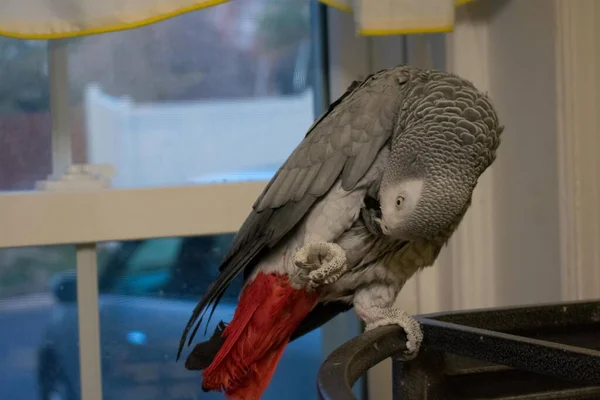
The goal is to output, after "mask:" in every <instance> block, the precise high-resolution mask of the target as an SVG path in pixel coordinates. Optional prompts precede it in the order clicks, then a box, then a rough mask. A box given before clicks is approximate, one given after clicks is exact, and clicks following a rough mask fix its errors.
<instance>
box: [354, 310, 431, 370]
mask: <svg viewBox="0 0 600 400" xmlns="http://www.w3.org/2000/svg"><path fill="white" fill-rule="evenodd" d="M363 312H368V314H369V318H368V320H369V321H370V322H369V323H367V326H366V328H365V330H366V331H370V330H371V329H375V328H377V327H380V326H386V325H400V326H401V327H402V329H404V332H405V333H406V349H407V350H406V351H405V352H404V358H405V359H406V360H412V359H414V358H415V357H416V356H417V354H418V352H419V348H420V347H421V342H423V331H422V330H421V325H420V324H419V322H418V321H417V320H416V319H415V318H414V317H412V316H410V315H408V314H407V313H406V312H404V311H402V310H399V309H397V308H379V307H371V308H369V309H368V310H364V311H363Z"/></svg>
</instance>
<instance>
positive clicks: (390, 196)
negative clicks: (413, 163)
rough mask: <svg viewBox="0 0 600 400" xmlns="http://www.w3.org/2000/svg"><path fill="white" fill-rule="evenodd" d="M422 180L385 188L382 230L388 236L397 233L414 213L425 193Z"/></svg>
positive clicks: (382, 192)
mask: <svg viewBox="0 0 600 400" xmlns="http://www.w3.org/2000/svg"><path fill="white" fill-rule="evenodd" d="M424 184H425V182H424V181H423V180H421V179H414V180H409V181H403V182H401V183H398V184H392V185H390V186H387V187H385V189H383V190H382V191H381V193H380V202H381V216H382V218H381V221H382V229H383V230H384V232H385V231H387V233H388V234H393V233H394V232H397V230H398V229H400V228H401V227H402V223H403V222H404V221H405V220H406V218H407V216H408V215H410V213H412V212H413V211H414V210H415V208H416V207H417V204H418V203H419V199H420V198H421V193H422V191H423V186H424Z"/></svg>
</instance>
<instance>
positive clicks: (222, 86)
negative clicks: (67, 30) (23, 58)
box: [69, 0, 316, 187]
mask: <svg viewBox="0 0 600 400" xmlns="http://www.w3.org/2000/svg"><path fill="white" fill-rule="evenodd" d="M309 4H310V2H307V1H306V0H287V1H279V0H238V1H235V2H227V3H225V4H221V5H218V6H216V7H212V8H208V9H204V10H199V11H197V12H192V13H189V14H185V15H181V16H178V17H175V18H172V19H168V20H165V21H163V22H160V23H156V24H152V25H149V26H146V27H143V28H140V29H135V30H130V31H123V32H115V33H109V34H105V35H96V36H89V37H85V38H82V39H78V40H76V41H72V42H71V43H70V45H69V70H70V87H71V91H72V99H73V103H74V104H75V105H76V106H75V107H74V108H73V109H72V114H73V115H74V117H76V120H84V121H85V124H84V130H85V133H84V136H85V138H86V144H87V153H86V154H87V161H88V162H90V163H104V164H112V165H114V166H115V167H116V170H117V175H116V176H115V177H114V178H113V186H115V187H139V186H161V185H181V184H204V183H212V182H219V181H227V180H228V179H231V176H232V175H234V176H236V177H239V176H240V174H245V176H244V179H245V180H257V179H259V180H262V179H265V178H264V176H267V178H266V179H270V177H271V176H272V175H273V174H274V172H275V170H276V169H277V167H278V166H279V165H280V164H281V163H282V162H283V161H284V160H285V158H286V157H287V156H288V155H289V153H290V152H291V151H292V150H293V148H294V147H295V146H296V145H297V143H299V142H300V140H301V139H302V138H303V136H304V134H305V133H306V130H307V128H308V127H309V126H310V124H311V123H312V121H313V119H314V115H313V95H312V93H313V82H315V79H314V75H315V73H316V72H315V70H316V68H315V66H314V62H313V57H312V53H313V52H312V50H311V48H312V46H313V44H312V42H311V35H310V28H309V26H310V21H309ZM73 130H76V129H73Z"/></svg>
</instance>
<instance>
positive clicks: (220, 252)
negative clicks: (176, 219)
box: [107, 234, 243, 301]
mask: <svg viewBox="0 0 600 400" xmlns="http://www.w3.org/2000/svg"><path fill="white" fill-rule="evenodd" d="M233 237H234V234H220V235H205V236H193V237H184V238H182V237H177V238H160V239H148V240H143V241H139V242H138V244H137V246H136V247H135V249H134V250H133V252H132V253H131V254H130V255H129V256H128V257H127V259H126V260H125V262H124V265H123V266H122V267H121V268H118V269H116V270H115V269H112V270H110V269H109V268H107V270H108V271H110V272H109V273H111V272H112V273H115V272H116V273H118V275H119V276H118V277H114V278H115V279H114V280H112V282H113V283H112V285H111V289H110V290H109V291H110V292H112V293H117V294H126V295H132V296H156V297H171V298H185V297H196V298H197V297H200V296H202V295H203V294H204V293H205V292H206V291H207V290H208V288H209V286H210V284H211V283H212V282H213V281H214V280H215V279H217V276H218V275H219V266H220V264H221V262H222V260H223V258H224V257H225V254H226V253H227V250H228V249H229V246H230V245H231V241H232V240H233ZM116 259H118V258H116ZM117 271H118V272H117ZM242 279H243V278H242V276H239V277H238V278H236V279H235V280H234V282H233V283H232V284H231V285H230V286H229V288H228V289H227V291H226V292H225V293H224V295H223V298H224V299H225V300H232V301H236V300H237V297H238V295H239V292H240V290H241V287H242Z"/></svg>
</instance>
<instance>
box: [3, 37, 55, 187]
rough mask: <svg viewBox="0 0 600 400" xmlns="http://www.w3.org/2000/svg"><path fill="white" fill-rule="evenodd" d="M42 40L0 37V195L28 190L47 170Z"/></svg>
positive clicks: (49, 150) (47, 123)
mask: <svg viewBox="0 0 600 400" xmlns="http://www.w3.org/2000/svg"><path fill="white" fill-rule="evenodd" d="M46 60H47V57H46V42H45V41H32V40H18V39H11V38H7V37H2V36H0V71H1V73H2V79H0V191H5V190H31V189H33V188H34V187H35V182H36V181H38V180H42V179H45V178H46V177H47V176H48V175H49V174H50V173H51V168H52V145H51V120H50V112H49V104H50V97H49V82H48V65H47V61H46Z"/></svg>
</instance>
